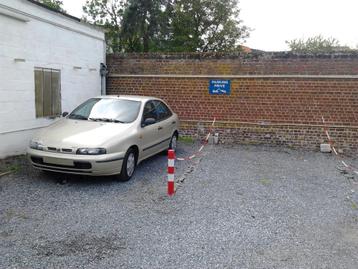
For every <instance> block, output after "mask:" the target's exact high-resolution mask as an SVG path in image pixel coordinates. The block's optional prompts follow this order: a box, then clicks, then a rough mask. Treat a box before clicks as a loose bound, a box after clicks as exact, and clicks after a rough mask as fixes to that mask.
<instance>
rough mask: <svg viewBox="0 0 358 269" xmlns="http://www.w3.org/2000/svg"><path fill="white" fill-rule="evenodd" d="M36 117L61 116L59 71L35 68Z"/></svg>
mask: <svg viewBox="0 0 358 269" xmlns="http://www.w3.org/2000/svg"><path fill="white" fill-rule="evenodd" d="M35 106H36V117H37V118H42V117H56V116H59V115H61V71H60V70H55V69H47V68H35Z"/></svg>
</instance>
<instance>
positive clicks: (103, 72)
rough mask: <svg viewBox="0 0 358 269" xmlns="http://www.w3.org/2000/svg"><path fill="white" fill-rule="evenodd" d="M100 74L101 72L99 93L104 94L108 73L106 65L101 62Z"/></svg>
mask: <svg viewBox="0 0 358 269" xmlns="http://www.w3.org/2000/svg"><path fill="white" fill-rule="evenodd" d="M100 74H101V95H106V77H107V75H108V70H107V66H106V65H105V64H104V63H101V68H100Z"/></svg>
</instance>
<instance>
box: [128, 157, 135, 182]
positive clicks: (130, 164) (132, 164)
mask: <svg viewBox="0 0 358 269" xmlns="http://www.w3.org/2000/svg"><path fill="white" fill-rule="evenodd" d="M134 168H135V157H134V154H133V153H130V154H129V156H128V160H127V175H128V176H129V177H130V176H132V175H133V172H134Z"/></svg>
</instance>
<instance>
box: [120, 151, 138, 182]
mask: <svg viewBox="0 0 358 269" xmlns="http://www.w3.org/2000/svg"><path fill="white" fill-rule="evenodd" d="M136 167H137V152H136V151H135V150H134V149H133V148H130V149H129V150H128V151H127V153H126V155H125V156H124V159H123V163H122V170H121V173H120V174H119V175H118V176H117V178H118V180H119V181H122V182H125V181H128V180H130V179H131V178H132V176H133V175H134V172H135V169H136Z"/></svg>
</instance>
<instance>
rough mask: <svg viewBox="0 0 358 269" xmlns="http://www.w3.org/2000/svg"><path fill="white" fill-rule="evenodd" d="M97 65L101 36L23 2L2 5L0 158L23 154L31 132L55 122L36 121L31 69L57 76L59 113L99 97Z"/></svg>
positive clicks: (102, 47) (3, 0) (5, 0)
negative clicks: (57, 73) (55, 72)
mask: <svg viewBox="0 0 358 269" xmlns="http://www.w3.org/2000/svg"><path fill="white" fill-rule="evenodd" d="M15 59H24V60H25V62H16V61H15ZM100 63H105V42H104V32H103V31H101V30H99V29H97V28H95V27H93V26H91V25H87V24H84V23H80V22H77V21H75V20H73V19H71V18H68V17H66V16H63V15H61V14H58V13H56V12H52V11H49V10H47V9H45V8H42V7H39V6H37V5H34V4H33V3H30V2H28V1H27V0H11V1H8V0H0V158H4V157H6V156H11V155H17V154H23V153H25V150H26V147H27V145H28V142H29V139H30V137H31V136H32V134H33V132H34V131H36V130H37V129H38V128H41V127H44V126H47V125H49V124H50V123H51V122H53V120H51V119H47V118H36V111H35V82H34V68H35V67H43V68H53V69H59V70H61V102H62V111H71V110H72V109H73V108H75V107H76V106H77V105H79V104H80V103H81V102H83V101H85V100H86V99H88V98H90V97H93V96H97V95H100V93H101V77H100V75H99V67H100ZM75 66H76V67H81V69H80V70H77V69H74V67H75ZM93 69H95V70H93Z"/></svg>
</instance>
